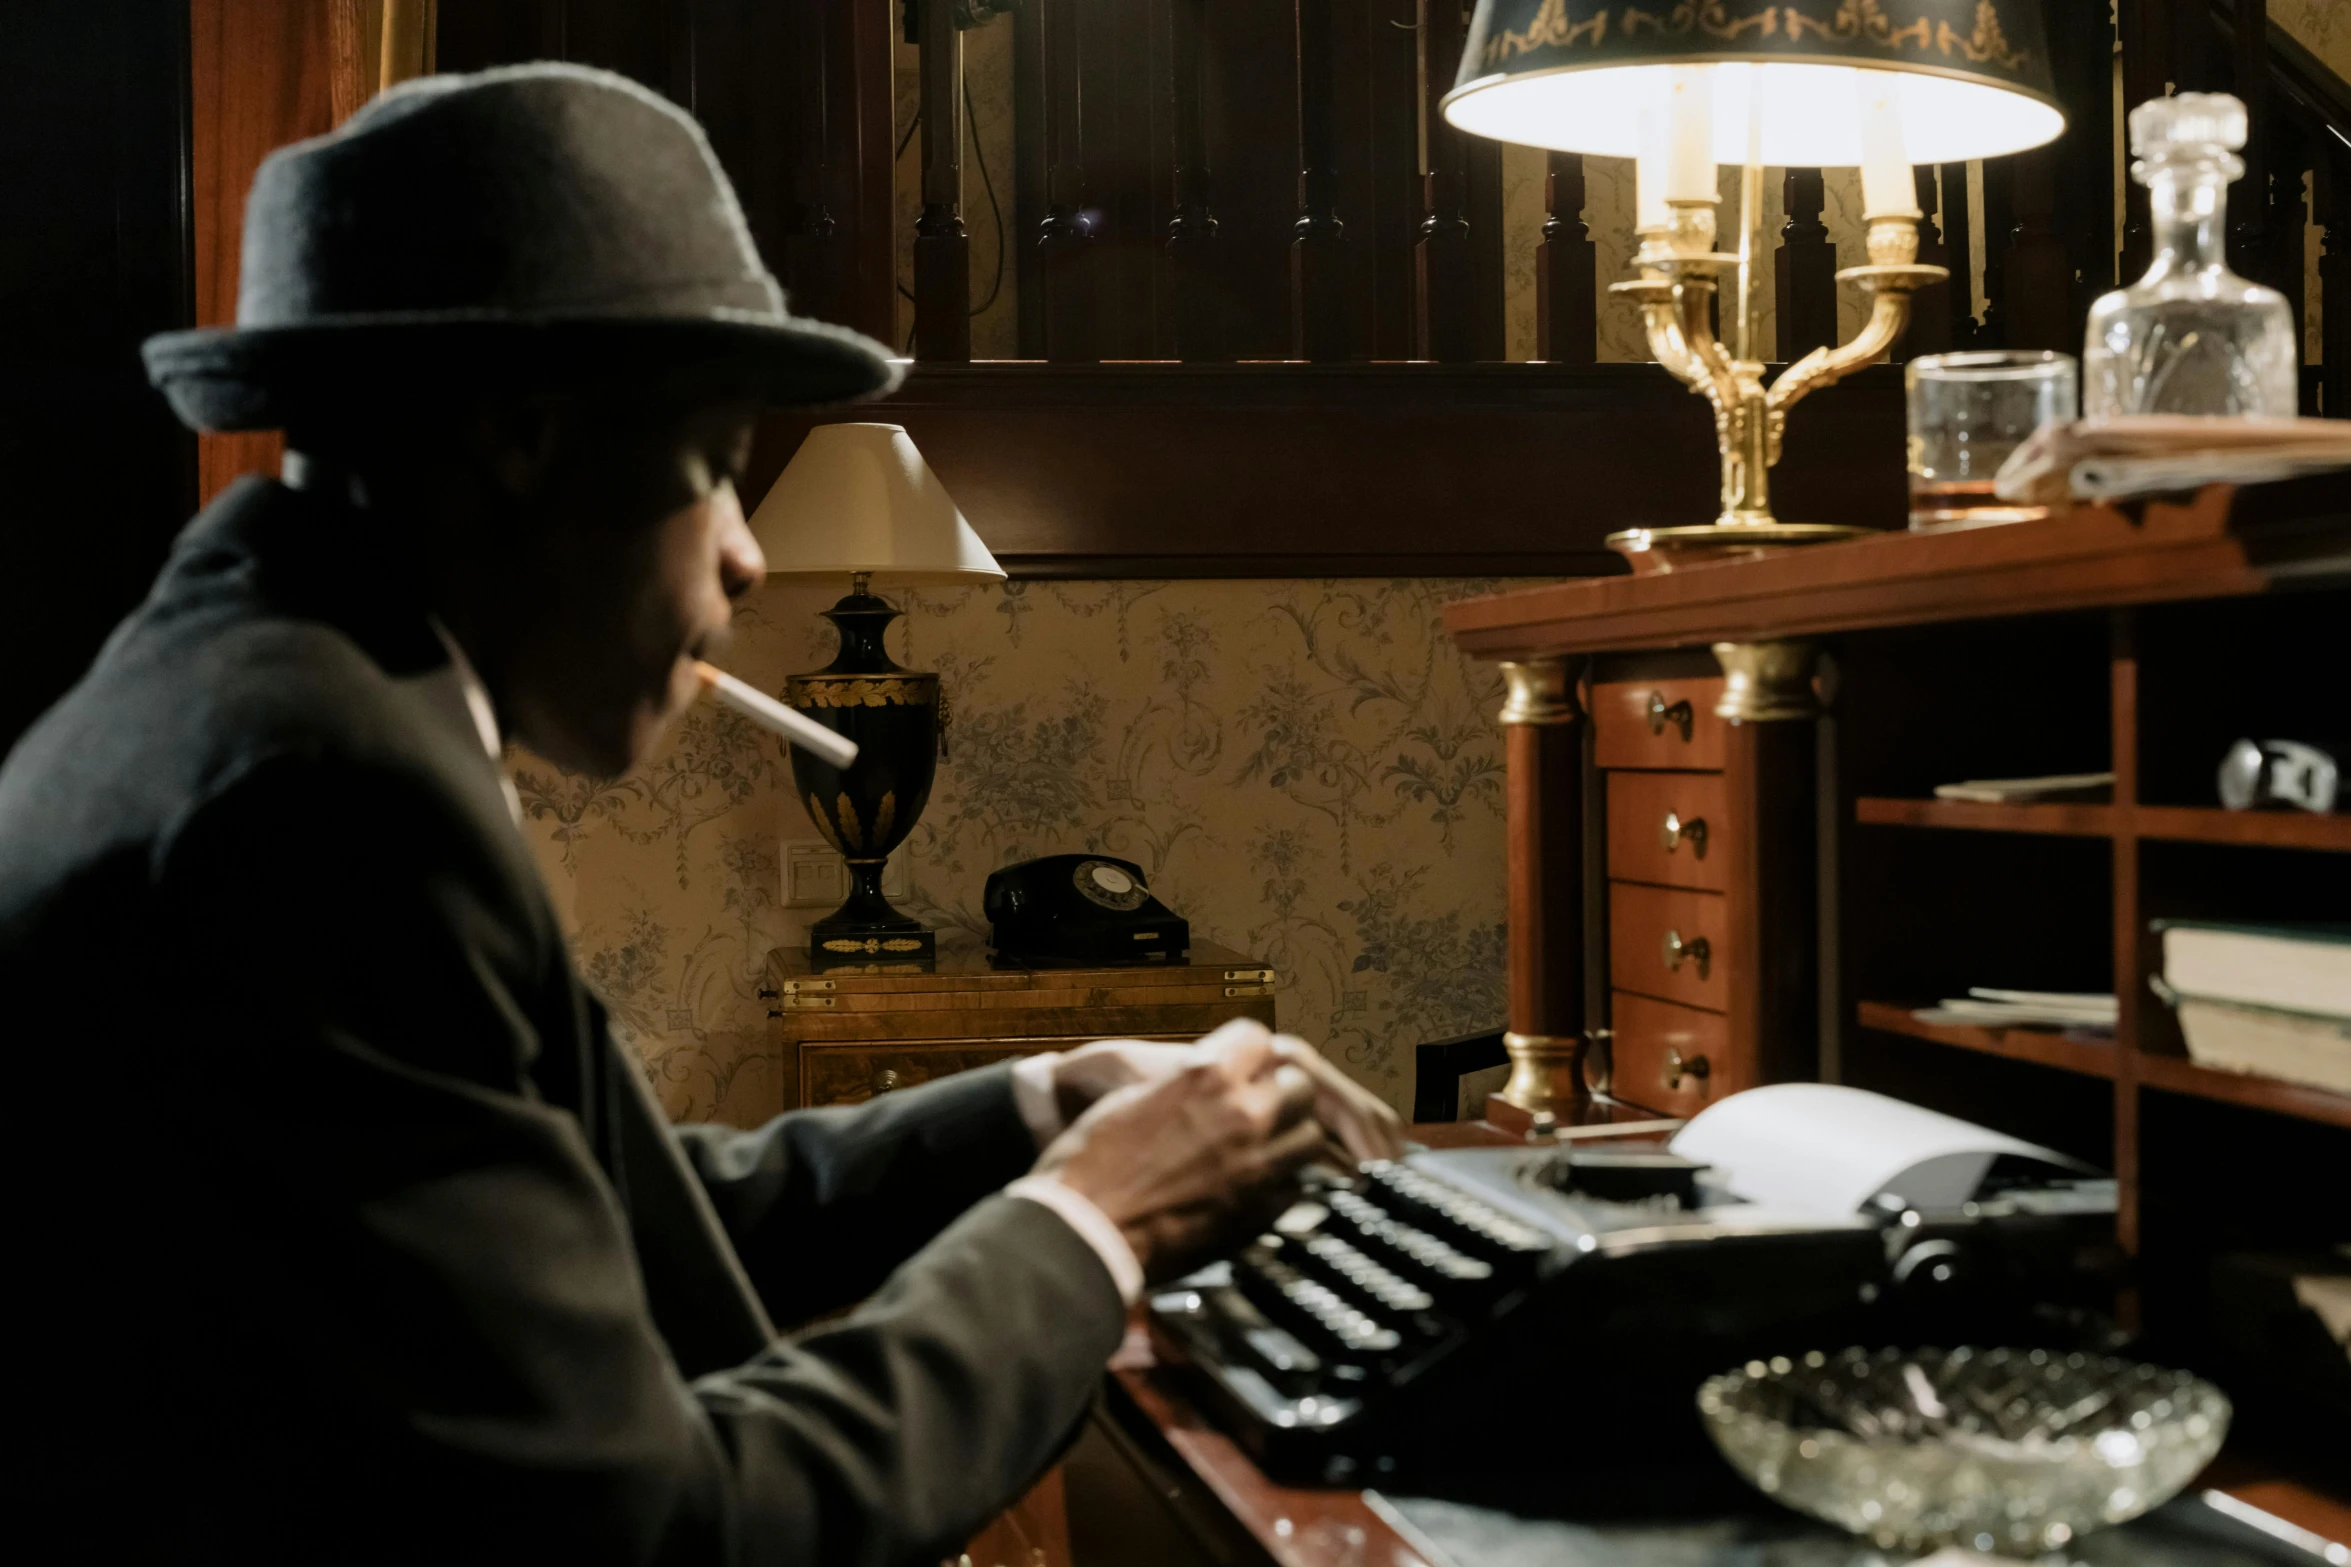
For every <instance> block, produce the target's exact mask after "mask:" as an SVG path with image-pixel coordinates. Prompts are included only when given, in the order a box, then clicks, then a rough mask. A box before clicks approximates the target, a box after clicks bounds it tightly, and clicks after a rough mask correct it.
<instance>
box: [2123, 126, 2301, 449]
mask: <svg viewBox="0 0 2351 1567" xmlns="http://www.w3.org/2000/svg"><path fill="white" fill-rule="evenodd" d="M2244 145H2245V105H2244V104H2243V103H2241V102H2239V101H2238V100H2237V99H2235V98H2232V97H2230V96H2229V95H2228V94H2227V93H2181V94H2179V95H2178V96H2176V97H2171V98H2152V99H2149V100H2148V101H2147V102H2145V103H2142V104H2140V105H2139V106H2138V107H2137V108H2135V109H2133V110H2132V111H2131V151H2132V152H2133V153H2135V154H2137V156H2138V161H2137V162H2135V163H2133V164H2132V165H2131V177H2132V178H2133V179H2135V180H2137V181H2138V182H2139V183H2140V184H2142V185H2144V186H2146V187H2147V200H2148V208H2149V213H2150V216H2151V218H2152V220H2153V224H2154V230H2155V264H2154V265H2153V266H2150V267H2149V268H2148V269H2147V275H2146V276H2145V277H2143V278H2141V279H2139V281H2138V282H2136V283H2133V284H2131V285H2130V286H2129V287H2127V288H2121V289H2117V290H2115V291H2114V292H2113V293H2111V294H2108V295H2106V296H2104V297H2103V298H2101V299H2100V300H2099V301H2098V302H2097V303H2096V304H2095V305H2092V306H2091V307H2090V325H2089V333H2088V341H2087V342H2086V343H2085V344H2084V345H2083V350H2082V413H2083V415H2084V417H2086V418H2092V419H2096V418H2101V417H2104V416H2106V415H2110V414H2240V415H2241V414H2257V415H2267V416H2272V417H2276V418H2291V417H2292V416H2293V415H2294V413H2295V412H2296V404H2297V398H2296V396H2295V390H2296V388H2295V382H2296V373H2295V353H2294V314H2293V311H2292V310H2291V309H2290V308H2289V307H2288V306H2287V304H2286V300H2285V296H2284V295H2282V294H2280V293H2278V292H2277V290H2275V289H2270V288H2263V287H2262V286H2261V285H2260V284H2258V283H2248V282H2246V281H2245V280H2244V279H2243V278H2241V277H2239V276H2237V275H2236V274H2235V273H2234V272H2231V271H2230V270H2229V265H2228V260H2227V258H2226V256H2225V255H2224V253H2223V237H2224V236H2225V235H2226V234H2227V232H2228V187H2229V182H2230V181H2231V180H2234V179H2236V178H2238V177H2239V176H2240V175H2242V174H2243V173H2244V172H2245V165H2244V163H2243V162H2242V161H2241V160H2239V159H2238V158H2237V157H2236V156H2235V149H2237V148H2239V147H2242V146H2244Z"/></svg>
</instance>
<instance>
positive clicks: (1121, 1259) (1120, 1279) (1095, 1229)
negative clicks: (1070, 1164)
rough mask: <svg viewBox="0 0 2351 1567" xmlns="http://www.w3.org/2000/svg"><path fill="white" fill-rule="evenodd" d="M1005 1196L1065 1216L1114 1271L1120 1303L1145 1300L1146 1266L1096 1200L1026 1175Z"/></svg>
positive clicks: (1048, 1178) (1050, 1179) (1047, 1177)
mask: <svg viewBox="0 0 2351 1567" xmlns="http://www.w3.org/2000/svg"><path fill="white" fill-rule="evenodd" d="M1004 1195H1005V1196H1007V1197H1025V1198H1027V1199H1028V1200H1029V1201H1030V1202H1033V1203H1036V1204H1038V1205H1040V1206H1042V1207H1046V1208H1050V1209H1052V1210H1053V1211H1054V1212H1055V1213H1057V1214H1059V1215H1061V1219H1062V1222H1063V1223H1065V1224H1067V1225H1068V1226H1069V1227H1070V1228H1071V1229H1073V1230H1075V1231H1077V1232H1078V1239H1080V1240H1082V1241H1084V1242H1085V1243H1086V1244H1087V1245H1088V1246H1091V1247H1092V1248H1094V1255H1095V1256H1097V1257H1100V1258H1101V1259H1102V1266H1103V1267H1105V1268H1107V1269H1109V1270H1110V1282H1111V1283H1113V1284H1115V1285H1117V1286H1118V1298H1119V1300H1120V1301H1121V1302H1123V1303H1124V1304H1126V1305H1129V1306H1132V1305H1133V1304H1134V1303H1135V1302H1136V1301H1138V1300H1141V1299H1142V1298H1143V1265H1142V1264H1141V1263H1140V1262H1137V1261H1136V1260H1135V1249H1134V1248H1133V1247H1132V1246H1129V1245H1128V1244H1127V1238H1126V1237H1125V1236H1124V1235H1121V1234H1120V1233H1119V1230H1118V1226H1117V1225H1116V1224H1113V1223H1112V1222H1111V1220H1110V1215H1109V1214H1107V1213H1104V1212H1103V1211H1102V1210H1101V1209H1100V1208H1097V1207H1095V1206H1094V1202H1093V1199H1091V1198H1089V1197H1087V1196H1086V1195H1085V1194H1084V1193H1082V1192H1079V1191H1077V1190H1076V1189H1074V1188H1072V1187H1068V1186H1064V1185H1062V1184H1061V1182H1059V1181H1057V1180H1055V1179H1054V1178H1053V1177H1052V1176H1050V1175H1024V1176H1022V1177H1021V1178H1020V1179H1019V1180H1017V1181H1014V1182H1013V1183H1012V1184H1011V1185H1010V1186H1007V1187H1005V1188H1004Z"/></svg>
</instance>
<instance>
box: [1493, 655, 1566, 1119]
mask: <svg viewBox="0 0 2351 1567" xmlns="http://www.w3.org/2000/svg"><path fill="white" fill-rule="evenodd" d="M1502 678H1503V681H1504V683H1505V685H1506V687H1507V689H1508V693H1509V694H1508V697H1507V699H1506V700H1505V701H1504V702H1503V704H1502V712H1501V715H1500V716H1501V720H1502V727H1503V735H1504V753H1505V756H1506V759H1507V761H1508V765H1509V781H1508V785H1507V788H1506V791H1505V800H1506V811H1505V815H1506V818H1507V827H1506V837H1505V840H1504V841H1505V846H1506V847H1505V852H1506V854H1507V856H1508V866H1507V870H1506V877H1507V885H1508V889H1509V921H1510V923H1509V944H1508V947H1509V964H1510V972H1509V1024H1508V1028H1507V1031H1506V1032H1505V1033H1504V1034H1503V1036H1502V1045H1503V1048H1504V1049H1505V1050H1507V1051H1508V1052H1509V1053H1510V1081H1509V1082H1508V1083H1507V1084H1505V1085H1504V1086H1503V1089H1502V1097H1503V1098H1505V1099H1507V1100H1509V1101H1510V1102H1511V1103H1512V1104H1515V1105H1517V1106H1519V1107H1520V1108H1522V1109H1525V1110H1529V1111H1536V1110H1549V1111H1552V1112H1553V1113H1555V1114H1558V1115H1560V1116H1561V1117H1562V1119H1567V1118H1569V1117H1570V1116H1572V1115H1573V1114H1574V1113H1575V1112H1576V1111H1578V1110H1580V1109H1581V1107H1582V1106H1583V1105H1584V1104H1585V1103H1586V1101H1587V1095H1586V1092H1585V1088H1584V1082H1583V1050H1584V1037H1583V1021H1584V994H1583V992H1584V973H1583V969H1584V957H1583V922H1582V910H1583V744H1582V740H1583V735H1582V730H1581V728H1580V727H1579V725H1580V721H1581V720H1582V718H1583V716H1584V715H1583V710H1582V709H1581V708H1580V707H1578V706H1577V705H1576V694H1575V674H1574V669H1573V666H1572V665H1571V664H1570V663H1569V662H1568V660H1566V659H1563V658H1543V659H1527V660H1523V661H1519V662H1514V663H1505V664H1504V665H1503V666H1502Z"/></svg>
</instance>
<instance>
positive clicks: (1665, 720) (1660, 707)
mask: <svg viewBox="0 0 2351 1567" xmlns="http://www.w3.org/2000/svg"><path fill="white" fill-rule="evenodd" d="M1692 716H1693V715H1692V714H1691V712H1690V704H1689V703H1688V702H1686V701H1685V702H1674V703H1671V704H1668V703H1667V702H1666V700H1665V693H1664V692H1662V691H1652V692H1650V693H1649V732H1650V733H1651V734H1653V735H1661V734H1663V733H1665V726H1666V725H1667V724H1671V725H1673V726H1674V727H1675V728H1676V729H1679V730H1680V731H1681V732H1682V738H1683V739H1684V740H1687V739H1689V738H1690V723H1691V719H1692Z"/></svg>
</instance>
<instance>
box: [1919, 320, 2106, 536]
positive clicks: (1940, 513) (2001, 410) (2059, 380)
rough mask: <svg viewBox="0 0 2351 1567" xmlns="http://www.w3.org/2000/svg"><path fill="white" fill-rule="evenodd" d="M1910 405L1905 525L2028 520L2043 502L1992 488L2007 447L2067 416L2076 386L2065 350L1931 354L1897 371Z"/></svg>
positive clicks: (2041, 512)
mask: <svg viewBox="0 0 2351 1567" xmlns="http://www.w3.org/2000/svg"><path fill="white" fill-rule="evenodd" d="M1903 384H1904V385H1905V386H1906V387H1907V388H1908V390H1909V404H1910V525H1911V526H1912V527H1913V528H1935V527H1948V526H1952V525H1960V524H1971V523H1986V522H2033V521H2037V520H2038V519H2040V518H2042V517H2046V516H2048V515H2049V508H2048V507H2046V506H2020V505H2015V504H2012V503H2010V502H2007V501H2003V500H2001V499H2000V498H1999V497H1998V496H1996V495H1994V494H1993V493H1992V477H1993V475H1995V474H1997V473H1998V472H1999V471H2000V465H2001V464H2002V463H2004V462H2006V461H2007V460H2008V454H2009V453H2010V452H2013V451H2015V450H2016V449H2017V447H2019V446H2020V445H2022V444H2023V443H2024V441H2025V438H2026V437H2027V436H2029V435H2031V434H2032V433H2033V432H2034V431H2035V430H2038V429H2039V428H2040V427H2041V426H2042V425H2044V424H2047V423H2048V422H2049V421H2050V420H2052V419H2071V418H2073V417H2074V411H2075V409H2076V408H2077V407H2078V406H2079V398H2080V393H2079V390H2078V381H2077V378H2076V375H2075V370H2074V361H2073V357H2072V356H2071V355H2070V354H2054V353H2046V352H2030V353H2027V352H2005V351H2003V352H1997V353H1966V354H1932V355H1929V356H1927V357H1926V358H1923V359H1913V360H1911V361H1910V364H1909V367H1908V369H1907V370H1906V371H1905V372H1904V374H1903Z"/></svg>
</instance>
